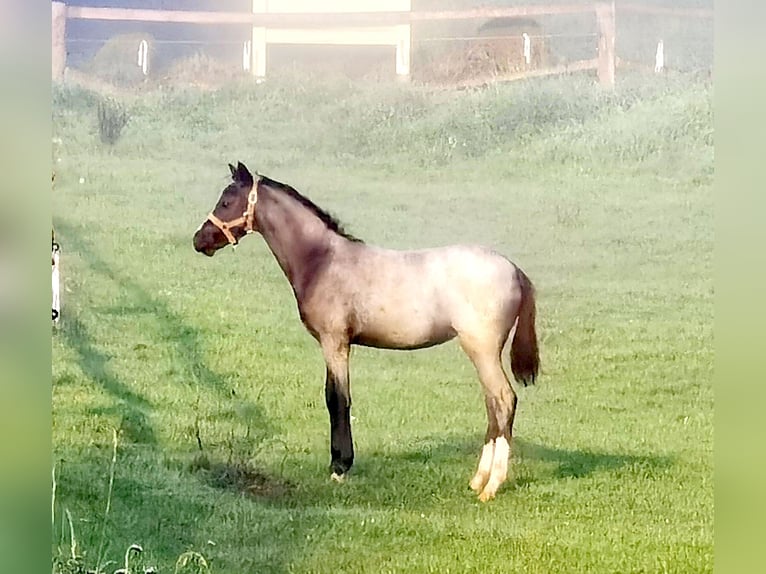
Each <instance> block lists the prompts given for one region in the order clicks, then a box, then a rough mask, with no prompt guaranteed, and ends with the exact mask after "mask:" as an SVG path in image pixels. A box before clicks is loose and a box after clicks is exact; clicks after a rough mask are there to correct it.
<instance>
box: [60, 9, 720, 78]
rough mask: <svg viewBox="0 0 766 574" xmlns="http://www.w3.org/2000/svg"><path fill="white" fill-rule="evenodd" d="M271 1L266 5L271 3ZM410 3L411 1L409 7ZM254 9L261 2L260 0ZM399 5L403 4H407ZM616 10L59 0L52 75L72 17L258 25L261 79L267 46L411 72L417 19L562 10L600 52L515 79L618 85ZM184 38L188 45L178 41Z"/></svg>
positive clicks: (252, 49)
mask: <svg viewBox="0 0 766 574" xmlns="http://www.w3.org/2000/svg"><path fill="white" fill-rule="evenodd" d="M264 5H265V4H264ZM404 5H405V6H409V5H410V4H409V2H407V3H406V4H404ZM254 6H255V3H254ZM401 7H402V4H401V3H400V4H399V5H398V6H397V8H401ZM618 9H619V11H621V12H625V13H626V14H627V13H630V14H637V15H640V14H649V15H654V16H657V17H660V18H665V17H683V18H686V17H689V18H701V19H711V18H712V16H713V11H712V10H707V9H682V8H662V7H650V6H642V5H638V4H620V5H619V7H618ZM616 10H617V9H616V8H615V3H614V2H613V1H607V2H589V3H571V4H557V5H529V6H508V7H483V8H473V9H464V10H428V11H404V10H396V11H379V12H375V11H360V12H322V13H317V12H312V13H295V12H293V13H285V12H283V13H266V12H264V11H260V12H254V13H250V12H202V11H186V10H147V9H132V8H103V7H86V6H67V5H66V4H65V3H63V2H55V1H54V2H53V3H52V17H53V26H52V59H53V70H52V73H53V77H54V78H55V79H61V78H62V77H63V74H64V70H65V68H66V22H67V21H68V20H102V21H128V22H130V21H132V22H154V23H179V24H208V25H210V24H214V25H239V26H243V25H244V26H249V27H252V29H253V34H252V41H251V42H250V45H249V47H247V54H246V56H245V58H246V59H249V63H248V62H243V63H244V64H245V66H246V69H249V70H250V71H251V73H253V74H254V75H256V76H264V75H265V72H266V60H265V58H266V44H267V43H276V44H279V43H283V44H284V43H287V44H308V43H325V44H347V45H348V44H368V45H392V46H395V47H396V51H397V55H396V71H397V74H399V75H402V76H404V77H408V76H409V73H410V59H411V56H410V53H411V46H412V44H413V40H412V37H411V25H412V24H414V23H418V22H438V21H456V20H480V19H484V20H488V19H495V18H523V17H539V16H558V15H588V14H590V15H592V16H594V17H595V23H596V28H595V30H596V32H595V33H594V34H589V36H591V37H593V36H595V37H596V38H597V43H596V48H595V50H594V51H595V52H596V53H595V54H593V55H594V56H595V57H593V58H591V57H590V55H587V54H584V55H583V56H584V57H585V59H583V60H579V61H577V62H571V63H570V64H567V65H562V64H561V63H559V64H558V65H555V66H552V67H550V68H547V69H529V70H523V71H521V72H518V73H516V74H514V77H523V76H525V75H527V76H539V75H546V74H556V73H562V72H568V71H572V70H575V69H596V70H597V73H598V78H599V81H600V83H601V84H602V85H605V86H613V85H614V81H615V68H616V66H617V64H618V58H617V55H616V51H615V38H616V34H617V32H616ZM179 43H181V42H179Z"/></svg>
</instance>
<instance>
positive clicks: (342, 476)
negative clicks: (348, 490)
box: [330, 472, 346, 483]
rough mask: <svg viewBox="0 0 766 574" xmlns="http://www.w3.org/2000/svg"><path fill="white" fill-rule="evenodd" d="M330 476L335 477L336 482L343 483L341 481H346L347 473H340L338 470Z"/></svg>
mask: <svg viewBox="0 0 766 574" xmlns="http://www.w3.org/2000/svg"><path fill="white" fill-rule="evenodd" d="M330 478H331V479H333V480H334V481H335V482H338V483H341V482H344V481H345V480H346V475H345V474H338V473H337V472H333V473H332V474H331V475H330Z"/></svg>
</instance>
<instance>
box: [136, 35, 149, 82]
mask: <svg viewBox="0 0 766 574" xmlns="http://www.w3.org/2000/svg"><path fill="white" fill-rule="evenodd" d="M138 65H139V67H140V68H141V71H142V72H143V73H144V76H145V75H146V72H147V70H148V67H149V43H148V42H147V41H146V40H141V41H140V42H139V43H138Z"/></svg>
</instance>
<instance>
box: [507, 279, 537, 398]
mask: <svg viewBox="0 0 766 574" xmlns="http://www.w3.org/2000/svg"><path fill="white" fill-rule="evenodd" d="M516 278H517V279H518V281H519V285H520V286H521V303H520V304H519V318H518V322H517V323H516V331H515V333H514V334H513V341H512V342H511V371H512V372H513V378H514V379H516V381H517V382H519V383H522V384H523V385H524V386H527V385H532V384H534V382H535V379H536V378H537V372H538V370H539V368H540V355H539V352H538V349H537V332H536V331H535V314H536V310H535V287H534V285H532V281H530V280H529V277H527V276H526V275H525V274H524V272H523V271H522V270H521V269H519V268H518V267H517V268H516Z"/></svg>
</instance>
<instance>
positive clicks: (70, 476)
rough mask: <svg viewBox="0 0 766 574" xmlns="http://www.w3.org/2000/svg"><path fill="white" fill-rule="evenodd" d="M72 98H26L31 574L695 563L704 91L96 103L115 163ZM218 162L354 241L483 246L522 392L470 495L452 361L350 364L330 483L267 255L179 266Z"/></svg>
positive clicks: (460, 396) (466, 393)
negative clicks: (32, 383) (494, 257)
mask: <svg viewBox="0 0 766 574" xmlns="http://www.w3.org/2000/svg"><path fill="white" fill-rule="evenodd" d="M101 97H103V95H101V94H98V93H95V92H92V91H89V90H87V89H85V88H80V87H76V86H58V87H55V88H54V93H53V112H54V118H53V125H54V136H55V137H56V138H60V140H61V143H60V144H59V145H56V146H55V148H56V149H55V150H54V154H55V157H58V158H60V161H59V162H58V163H56V164H55V169H56V172H57V175H56V187H55V190H54V192H53V194H52V198H53V199H52V203H53V222H54V225H55V227H56V234H57V239H58V241H59V242H60V243H61V245H62V252H63V255H62V281H63V292H62V313H63V316H62V319H61V325H60V327H59V328H58V329H56V330H54V332H53V335H52V345H53V380H52V392H53V463H54V465H55V471H56V489H55V496H54V500H53V505H54V511H55V519H54V535H53V541H52V545H53V556H54V561H55V562H57V564H58V565H57V566H56V568H57V569H58V571H59V572H69V571H75V570H74V568H75V567H76V565H77V564H85V565H87V566H88V567H89V568H95V567H96V566H97V565H98V564H99V563H100V566H101V569H102V570H103V571H104V572H113V571H114V570H116V569H117V568H119V567H120V566H121V565H122V563H123V556H124V554H125V551H126V549H127V548H128V547H129V546H130V545H131V544H139V545H141V546H142V547H143V550H144V552H143V554H141V555H140V556H138V557H135V558H134V561H133V567H134V568H135V571H136V572H138V571H141V572H143V570H141V569H139V568H143V567H147V566H154V567H156V569H157V571H158V572H172V571H176V570H177V571H184V572H195V571H198V570H199V571H206V568H205V567H204V566H202V565H200V563H199V561H197V562H195V560H194V558H195V556H196V555H194V554H190V552H194V553H199V555H201V556H204V559H205V561H206V564H207V571H209V572H214V573H232V574H242V573H282V572H332V573H334V574H338V573H341V572H348V573H360V572H371V573H373V572H374V573H378V572H439V573H447V572H453V573H462V572H485V571H486V572H490V571H507V572H527V573H537V572H539V573H551V572H652V573H654V572H689V573H695V574H696V573H699V572H710V571H712V565H713V482H712V477H713V455H712V449H713V388H712V365H713V351H712V340H713V335H712V328H713V327H712V326H713V285H712V246H713V210H712V177H713V141H712V139H713V138H712V104H711V100H712V87H711V86H710V85H709V84H708V83H707V82H706V81H703V80H698V79H694V78H687V77H674V76H667V77H662V78H658V77H654V76H652V77H648V76H647V77H643V76H635V77H631V76H623V77H622V78H621V79H620V80H619V85H618V87H617V89H616V90H615V92H614V93H607V92H603V91H601V90H600V89H599V88H598V87H597V86H595V85H593V81H592V79H591V78H589V77H584V76H583V77H579V76H573V77H567V78H550V79H546V80H536V81H530V82H523V83H518V84H513V85H507V86H495V87H490V88H487V89H484V90H478V91H428V90H425V89H424V88H419V87H417V86H405V85H388V84H385V85H384V84H375V83H355V84H349V83H348V82H344V81H342V80H337V79H325V80H320V79H318V78H314V79H309V80H304V81H302V82H300V83H297V82H294V81H292V79H291V78H289V77H287V76H286V77H277V78H273V79H271V80H270V81H269V82H266V83H264V84H261V85H255V84H252V83H249V82H243V83H236V84H232V85H229V86H226V87H223V88H220V89H218V90H215V91H201V90H192V89H163V90H154V91H149V92H146V93H143V94H141V95H140V96H137V95H132V94H122V93H120V94H117V95H116V97H118V98H119V99H121V101H124V102H125V103H126V105H127V106H128V108H129V111H130V116H131V119H130V122H129V124H128V126H127V127H126V128H125V131H124V134H123V135H122V137H121V138H120V139H119V140H118V141H117V142H116V144H114V145H113V146H106V145H104V144H102V143H100V142H99V139H98V135H97V126H96V107H97V102H98V101H99V99H100V98H101ZM237 160H241V161H243V162H245V163H247V164H248V166H249V167H250V168H251V169H257V170H258V171H260V172H261V173H263V174H265V175H268V176H270V177H272V178H275V179H278V180H280V181H283V182H286V183H288V184H290V185H292V186H294V187H295V188H296V189H297V190H299V191H300V192H302V193H304V194H306V195H307V196H309V197H310V198H311V199H312V200H313V201H315V202H316V203H317V204H318V205H320V206H322V207H324V208H326V209H328V210H329V211H331V212H332V213H334V214H335V215H337V216H338V218H339V219H340V220H341V221H342V222H343V223H345V224H346V228H347V230H348V231H350V232H351V233H353V234H355V235H357V236H359V237H361V238H363V239H364V240H365V241H366V242H368V243H371V244H380V245H385V246H389V247H394V248H417V247H428V246H434V245H444V244H448V243H456V242H462V243H483V244H487V245H490V246H493V247H495V248H496V249H497V250H499V251H500V252H502V253H503V254H505V255H507V256H508V257H510V258H511V259H512V260H514V261H515V262H517V263H518V264H519V265H520V266H521V267H522V268H523V269H524V270H525V271H526V272H527V274H528V275H529V276H530V278H531V279H532V281H533V282H534V283H535V285H536V287H537V293H538V295H537V297H538V324H537V326H538V335H539V338H540V347H541V361H542V373H541V376H540V378H539V381H538V383H537V384H536V385H535V386H534V387H528V388H517V390H518V392H519V409H518V414H517V417H516V423H515V427H514V430H515V433H514V434H515V436H514V442H513V444H512V449H511V450H512V456H511V463H510V475H509V481H508V482H507V483H506V485H505V486H504V487H503V489H502V490H501V491H500V493H499V495H498V498H497V499H496V500H494V501H492V502H490V503H487V504H482V503H480V502H479V501H478V500H477V499H476V496H475V495H474V494H473V493H472V492H471V491H470V490H469V488H468V481H469V480H470V478H471V476H472V474H473V472H474V471H475V465H476V463H477V461H478V455H479V450H480V448H481V445H482V442H483V435H484V430H485V412H484V404H483V399H482V396H481V391H480V387H479V384H478V382H477V379H476V375H475V373H474V371H473V367H472V366H471V364H470V362H469V361H468V360H467V359H466V357H465V356H464V354H463V353H462V352H461V351H460V349H459V348H458V347H457V343H455V342H454V341H453V342H450V343H448V344H446V345H443V346H440V347H435V348H432V349H427V350H421V351H414V352H396V351H380V350H373V349H364V348H355V349H354V351H353V353H352V358H351V381H352V383H351V384H352V388H351V392H352V396H353V408H352V414H353V416H354V417H355V419H354V421H353V431H354V439H355V446H356V455H357V459H356V463H355V466H354V468H353V469H352V471H351V474H350V476H349V479H348V480H347V481H346V482H345V483H344V484H335V483H333V482H331V481H330V480H329V472H328V464H329V446H328V445H329V443H328V440H329V438H328V434H329V424H328V415H327V411H326V408H325V405H324V363H323V360H322V357H321V353H320V351H319V348H318V346H317V344H316V343H315V342H314V341H313V339H312V338H311V337H310V335H309V334H308V333H306V332H305V330H304V329H303V327H302V325H301V324H300V321H299V319H298V315H297V310H296V308H295V303H294V299H293V295H292V293H291V292H290V289H289V285H288V283H287V281H286V279H285V278H284V277H283V275H282V274H281V271H280V270H279V268H278V266H277V264H276V262H275V261H274V260H273V258H272V255H271V254H270V253H269V251H268V250H267V248H266V246H265V245H264V243H263V241H262V240H261V239H260V237H259V236H257V235H254V236H250V237H248V238H246V239H245V240H244V241H243V242H242V243H241V245H240V246H239V247H238V248H237V250H236V251H235V252H233V251H232V250H231V249H230V248H226V249H225V250H223V251H222V252H221V253H219V254H218V255H216V256H215V257H214V258H212V259H209V258H206V257H203V256H201V255H199V254H197V253H195V252H194V250H193V248H192V244H191V238H192V235H193V233H194V231H195V229H196V228H197V227H198V225H199V224H200V223H201V222H202V221H203V220H204V218H205V216H206V214H207V213H208V211H209V210H210V209H211V208H212V206H213V204H214V202H215V201H216V199H217V197H218V195H219V192H220V191H221V189H222V188H223V187H224V186H225V185H226V184H227V181H228V168H227V167H226V164H227V163H228V162H236V161H237ZM505 359H506V360H507V357H505ZM115 430H116V431H117V448H116V458H115V459H114V462H113V452H114V451H113V431H115ZM110 479H111V480H110ZM107 502H108V503H109V509H108V513H107V512H106V507H107ZM67 511H68V512H69V514H70V516H71V528H70V521H69V520H68V519H67V515H66V512H67ZM71 531H73V533H74V539H75V540H76V548H75V549H74V555H75V556H76V557H77V559H76V560H69V564H68V565H67V560H68V559H71V556H72V553H73V550H72V548H71V543H72V537H71V534H72V532H71ZM179 556H182V557H183V558H182V560H181V562H180V563H178V564H176V561H177V559H178V558H179ZM184 560H186V563H185V562H184Z"/></svg>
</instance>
